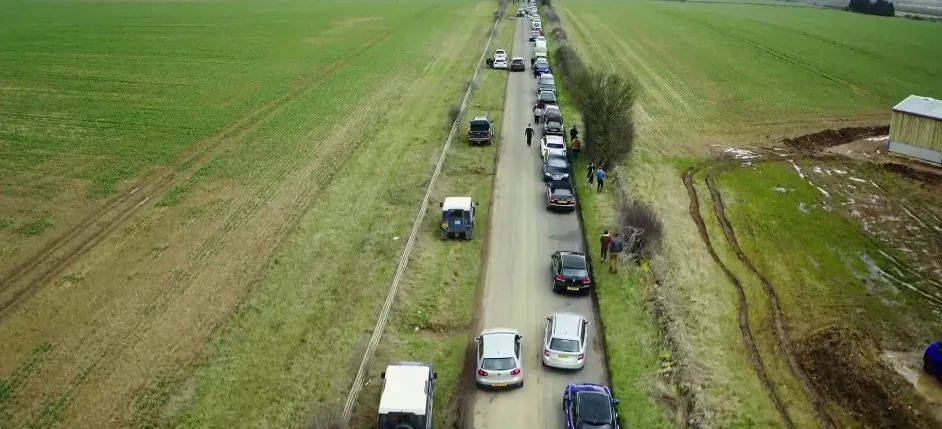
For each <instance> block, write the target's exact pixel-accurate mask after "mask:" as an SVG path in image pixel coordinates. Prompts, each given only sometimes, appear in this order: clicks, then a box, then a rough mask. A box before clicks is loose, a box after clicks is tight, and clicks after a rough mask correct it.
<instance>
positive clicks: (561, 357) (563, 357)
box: [559, 355, 572, 360]
mask: <svg viewBox="0 0 942 429" xmlns="http://www.w3.org/2000/svg"><path fill="white" fill-rule="evenodd" d="M559 358H560V359H562V360H572V356H566V355H563V356H560V357H559Z"/></svg>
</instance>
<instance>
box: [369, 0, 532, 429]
mask: <svg viewBox="0 0 942 429" xmlns="http://www.w3.org/2000/svg"><path fill="white" fill-rule="evenodd" d="M515 11H516V10H515V9H511V8H508V9H507V10H506V11H505V15H504V17H503V19H502V21H501V24H500V25H499V26H498V33H496V34H495V35H494V41H493V42H492V44H491V46H492V48H497V47H506V46H510V45H511V43H512V41H513V36H514V30H515V26H516V21H515V19H514V16H513V15H514V13H515ZM506 87H507V72H505V71H503V70H488V69H485V70H482V73H481V75H480V80H479V81H478V83H477V84H476V85H475V90H474V92H473V93H472V95H471V99H470V101H469V104H468V107H467V109H466V110H465V112H464V114H463V115H462V117H461V120H460V126H461V128H459V134H458V135H457V136H456V137H455V142H454V143H453V145H452V147H451V149H450V151H449V153H448V155H447V156H448V158H447V159H446V161H445V166H444V168H443V170H442V175H441V176H440V177H439V180H438V183H437V186H436V188H435V190H434V194H433V195H434V197H433V201H436V202H440V201H442V200H443V199H444V198H445V197H447V196H470V197H472V198H473V199H474V200H475V201H477V202H478V209H477V210H478V211H477V216H478V217H477V220H476V222H477V223H476V228H475V232H474V239H473V240H472V241H470V242H465V241H462V240H448V241H443V240H441V239H440V238H439V235H438V233H439V222H440V216H439V213H438V211H437V204H433V205H432V206H431V207H430V208H429V210H430V213H429V215H428V217H427V219H426V222H425V224H424V225H423V227H422V230H421V234H420V236H419V238H418V240H417V241H416V245H415V249H414V251H413V256H412V259H411V260H410V261H409V269H408V271H407V273H406V275H405V277H404V278H403V280H402V284H401V286H400V292H399V297H398V298H397V300H396V304H395V307H394V310H393V314H392V315H391V317H390V321H389V325H388V326H387V328H386V333H385V334H384V336H383V341H382V342H381V344H380V347H379V350H378V351H377V357H376V359H375V360H374V365H373V368H372V370H371V371H370V377H371V379H370V385H369V386H368V387H367V388H366V389H365V390H364V392H363V394H361V396H360V401H359V404H358V405H357V408H356V412H355V415H356V424H355V426H357V427H365V426H367V425H368V424H370V423H371V419H373V418H375V415H376V404H377V403H378V402H379V395H380V390H381V386H382V380H381V379H380V378H379V373H381V372H382V371H383V370H384V369H385V366H386V365H387V364H388V363H391V362H397V361H402V360H418V361H423V362H426V363H431V364H433V365H434V366H435V368H436V370H437V371H438V374H439V378H438V382H437V383H438V384H437V393H436V397H435V404H436V406H435V426H436V427H459V425H460V421H461V420H460V415H459V412H460V411H461V410H462V409H463V408H462V406H461V404H460V403H459V402H458V398H459V396H460V389H461V388H462V386H463V382H462V381H463V379H464V377H466V376H467V374H466V373H465V368H464V365H465V351H466V348H467V347H468V346H469V345H470V341H469V338H470V332H471V331H470V329H471V326H472V322H473V314H472V311H473V309H474V308H475V305H474V299H475V295H476V291H477V287H478V284H479V283H480V280H481V278H480V274H481V271H480V268H481V266H482V260H483V254H484V253H483V252H484V248H485V245H486V241H485V239H484V238H485V237H487V228H488V225H489V223H490V209H489V208H490V202H491V194H492V190H493V178H494V174H495V163H496V157H497V151H498V146H497V143H496V142H499V141H500V139H499V138H497V139H495V140H494V141H495V144H492V145H490V146H474V145H469V144H468V143H467V140H466V138H464V137H463V133H464V132H465V131H466V124H467V122H468V121H469V120H470V118H471V117H472V116H475V115H481V114H486V115H487V116H488V117H490V118H491V119H492V120H493V121H494V123H495V127H497V129H498V130H499V129H500V124H501V117H502V114H503V110H504V94H505V90H506Z"/></svg>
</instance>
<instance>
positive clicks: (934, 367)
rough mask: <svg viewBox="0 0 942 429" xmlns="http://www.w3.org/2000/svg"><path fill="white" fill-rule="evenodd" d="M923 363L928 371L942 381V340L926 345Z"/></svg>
mask: <svg viewBox="0 0 942 429" xmlns="http://www.w3.org/2000/svg"><path fill="white" fill-rule="evenodd" d="M922 364H923V368H924V369H925V370H926V372H927V373H929V374H930V375H932V376H933V377H935V378H936V379H938V380H939V381H942V341H936V342H934V343H932V344H930V345H929V347H926V353H925V354H923V355H922Z"/></svg>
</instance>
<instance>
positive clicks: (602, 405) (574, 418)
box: [563, 384, 618, 429]
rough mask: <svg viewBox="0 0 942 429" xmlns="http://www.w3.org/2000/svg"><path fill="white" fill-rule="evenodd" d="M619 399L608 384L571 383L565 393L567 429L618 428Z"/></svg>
mask: <svg viewBox="0 0 942 429" xmlns="http://www.w3.org/2000/svg"><path fill="white" fill-rule="evenodd" d="M615 405H618V400H617V399H615V397H614V396H612V390H611V389H609V388H608V386H602V385H600V384H570V385H569V386H566V392H565V393H564V395H563V410H564V411H565V412H566V429H618V413H617V412H616V411H615Z"/></svg>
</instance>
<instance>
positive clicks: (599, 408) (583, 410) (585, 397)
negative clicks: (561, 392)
mask: <svg viewBox="0 0 942 429" xmlns="http://www.w3.org/2000/svg"><path fill="white" fill-rule="evenodd" d="M576 396H577V398H578V401H579V420H581V421H583V422H585V423H589V424H593V425H601V424H608V423H611V422H612V406H611V400H610V399H609V397H608V396H607V395H605V394H602V393H597V392H579V393H577V394H576Z"/></svg>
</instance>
